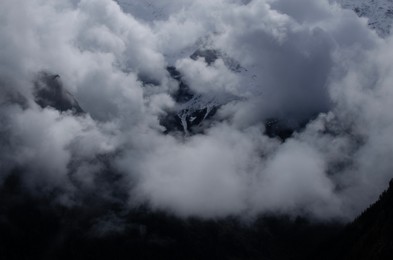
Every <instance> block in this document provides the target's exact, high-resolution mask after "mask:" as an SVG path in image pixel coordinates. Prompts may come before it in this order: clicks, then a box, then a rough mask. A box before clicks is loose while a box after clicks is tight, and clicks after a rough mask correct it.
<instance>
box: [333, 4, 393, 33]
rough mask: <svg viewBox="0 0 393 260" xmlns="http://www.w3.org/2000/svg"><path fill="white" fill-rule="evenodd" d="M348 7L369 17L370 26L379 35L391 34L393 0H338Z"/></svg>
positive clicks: (362, 15)
mask: <svg viewBox="0 0 393 260" xmlns="http://www.w3.org/2000/svg"><path fill="white" fill-rule="evenodd" d="M338 2H339V3H340V4H341V5H342V6H343V7H344V8H348V9H352V10H354V11H355V12H356V13H357V14H358V15H359V16H360V17H366V18H368V24H369V26H370V28H372V29H373V30H375V31H376V32H377V33H378V35H379V36H381V37H387V36H388V35H390V32H391V29H392V24H393V0H338Z"/></svg>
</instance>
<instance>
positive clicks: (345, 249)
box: [321, 180, 393, 260]
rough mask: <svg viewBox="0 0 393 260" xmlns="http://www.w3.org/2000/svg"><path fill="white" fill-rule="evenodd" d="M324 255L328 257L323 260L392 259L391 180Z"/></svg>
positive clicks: (392, 215)
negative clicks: (387, 186)
mask: <svg viewBox="0 0 393 260" xmlns="http://www.w3.org/2000/svg"><path fill="white" fill-rule="evenodd" d="M324 255H327V256H328V257H325V259H367V260H369V259H378V260H383V259H392V256H393V180H392V181H390V185H389V188H388V189H387V190H386V191H385V192H383V193H382V194H381V196H380V198H379V200H378V201H377V202H376V203H374V204H373V205H371V206H370V207H369V208H368V209H367V210H365V211H364V212H363V213H362V214H361V215H360V216H359V217H357V218H356V219H355V220H354V221H353V222H352V223H351V224H349V225H348V226H347V227H346V228H345V229H344V231H343V232H342V233H340V234H339V235H338V236H337V237H336V238H335V239H334V242H333V243H332V244H330V245H329V246H328V249H326V252H325V254H324ZM321 256H322V255H321Z"/></svg>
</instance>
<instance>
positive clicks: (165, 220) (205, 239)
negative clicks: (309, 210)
mask: <svg viewBox="0 0 393 260" xmlns="http://www.w3.org/2000/svg"><path fill="white" fill-rule="evenodd" d="M24 190H25V189H24V188H23V187H22V185H21V183H20V182H19V180H18V178H17V177H15V176H13V177H12V176H10V177H9V178H8V179H7V180H6V182H5V185H3V187H2V188H1V191H0V205H1V206H0V259H391V256H392V252H393V251H392V248H393V247H392V245H393V243H392V241H393V240H392V234H393V210H392V203H393V188H392V185H391V186H390V188H389V190H387V191H386V192H384V193H383V194H382V195H381V198H380V200H379V201H378V202H377V203H375V204H374V205H373V206H371V207H370V208H369V209H368V210H366V211H365V212H364V213H363V214H362V215H361V216H360V217H359V218H357V219H356V220H355V221H354V222H353V223H351V224H349V225H348V226H346V227H344V226H343V225H342V224H340V223H335V222H330V223H315V222H312V221H309V220H307V219H304V218H290V217H287V216H277V215H270V216H263V217H262V216H261V217H259V218H258V219H256V220H253V221H247V222H244V221H240V220H239V219H237V218H234V217H228V218H225V219H210V220H203V219H198V218H186V219H182V218H178V217H175V216H173V215H171V214H168V213H165V212H157V211H151V210H149V209H148V207H138V208H133V209H131V210H130V209H128V210H126V209H125V208H123V207H122V206H121V204H120V203H114V202H113V201H112V202H111V201H105V199H103V198H98V199H97V198H92V197H89V196H86V197H85V198H84V201H83V202H81V204H80V206H74V207H72V208H66V207H62V206H58V205H57V204H54V203H53V202H52V201H51V198H50V195H47V196H41V197H37V196H31V195H29V194H28V193H26V192H25V191H24ZM93 201H94V203H92V202H93Z"/></svg>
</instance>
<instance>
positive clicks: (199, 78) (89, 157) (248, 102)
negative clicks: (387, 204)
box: [0, 0, 393, 219]
mask: <svg viewBox="0 0 393 260" xmlns="http://www.w3.org/2000/svg"><path fill="white" fill-rule="evenodd" d="M0 46H1V47H0V86H1V91H0V122H1V123H0V133H1V136H0V142H1V145H0V183H3V182H4V181H5V180H6V179H7V177H8V176H10V175H12V174H18V175H20V178H21V180H22V182H23V185H24V187H25V189H26V192H29V193H32V194H36V195H37V196H39V194H41V193H48V194H56V196H54V197H53V199H54V200H55V201H56V203H61V204H62V205H66V206H67V207H73V206H74V205H76V204H78V203H80V202H79V201H78V197H79V196H80V194H83V193H84V192H87V191H91V190H94V191H96V192H99V193H100V194H97V196H99V195H102V193H105V194H106V193H107V194H108V195H107V196H114V195H113V192H114V191H111V190H110V189H122V191H123V192H124V193H125V194H126V195H127V196H126V197H125V198H124V205H125V206H126V207H128V208H132V207H135V206H137V205H141V204H144V205H149V206H150V207H151V208H152V209H160V210H167V211H168V212H171V213H175V214H176V215H179V216H185V217H186V216H198V217H204V218H210V217H224V216H228V215H235V216H256V215H258V214H263V213H280V214H289V215H294V216H298V215H301V216H309V217H312V218H317V219H332V218H339V219H351V218H353V217H354V216H356V215H357V214H358V213H360V212H361V211H362V210H364V209H365V208H366V207H367V206H368V205H369V204H370V203H372V202H373V201H375V200H376V199H377V198H378V195H379V194H380V193H381V192H382V191H383V190H384V189H385V188H386V187H387V185H388V181H389V180H390V179H391V178H392V177H393V160H392V154H393V138H392V133H393V114H392V112H391V109H392V108H393V38H392V37H387V38H385V39H382V38H380V37H379V36H378V35H377V34H376V32H375V31H373V30H371V29H369V28H368V26H367V20H366V19H365V18H359V17H357V16H356V14H355V13H354V12H353V11H351V10H344V9H342V8H341V7H340V5H338V4H337V3H335V2H333V1H328V0H301V1H296V2H295V1H292V0H251V1H244V0H243V1H241V0H215V1H208V0H192V1H191V0H183V1H180V0H176V1H174V0H161V1H151V2H149V1H141V0H121V1H120V0H119V1H117V2H116V1H112V0H68V1H50V0H30V1H22V0H2V1H1V2H0ZM198 49H209V50H216V51H217V52H218V53H219V54H220V55H219V56H218V59H216V60H215V61H213V62H212V63H210V64H209V63H208V62H207V61H206V60H205V59H204V58H202V57H201V58H197V59H192V58H190V55H192V54H193V53H194V52H195V51H196V50H198ZM231 64H232V65H233V64H235V65H236V66H237V69H233V66H235V65H233V66H231ZM168 66H175V67H176V68H177V70H178V71H179V72H180V73H181V74H182V76H183V80H184V81H185V82H186V83H187V84H188V85H189V86H190V88H191V89H192V90H193V91H194V92H195V93H198V94H201V95H207V96H214V97H216V98H220V97H228V96H229V97H231V98H229V99H228V98H227V99H226V100H227V102H224V103H223V105H222V106H220V107H219V109H218V111H217V113H216V114H215V115H214V117H213V118H212V119H211V121H212V122H211V123H210V124H209V125H208V126H207V127H206V129H204V131H203V133H199V134H195V135H184V134H180V133H174V134H171V133H169V134H168V133H167V132H166V131H165V130H166V129H165V127H164V126H162V125H160V118H161V117H163V116H165V114H166V113H169V112H170V111H172V110H173V109H174V108H175V106H176V102H175V100H174V99H173V97H172V96H173V93H175V92H176V90H177V89H178V88H179V84H178V82H177V81H176V80H174V79H173V78H172V77H171V75H170V74H169V72H168V71H167V67H168ZM42 73H49V74H51V75H59V76H53V77H54V78H56V79H54V80H57V81H59V82H61V84H62V85H63V86H64V88H65V89H66V91H67V95H71V96H72V97H73V98H75V100H76V101H77V102H78V104H79V105H80V107H81V108H82V109H83V111H84V112H85V113H74V112H75V111H74V112H72V111H71V110H68V111H61V110H59V109H55V108H53V107H51V106H47V107H44V108H42V107H41V106H39V105H38V103H37V102H36V101H37V100H36V97H35V92H36V91H37V83H36V82H37V80H39V77H40V75H42ZM59 84H60V83H59ZM223 99H225V98H223ZM228 100H229V101H228ZM271 118H274V119H277V120H281V121H283V122H286V123H287V124H288V125H289V126H291V127H293V128H295V129H296V132H295V133H294V134H293V135H292V136H291V137H290V138H288V139H286V140H285V141H282V140H280V139H279V138H277V137H276V138H275V137H269V136H268V135H266V134H265V122H266V120H268V119H271ZM108 168H109V169H110V171H111V172H112V173H113V174H116V176H118V178H120V183H121V185H120V187H119V186H111V185H106V184H105V182H106V181H107V180H106V179H105V178H104V179H102V178H100V176H101V175H102V172H104V171H108ZM108 189H109V190H108ZM53 191H56V192H53Z"/></svg>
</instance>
